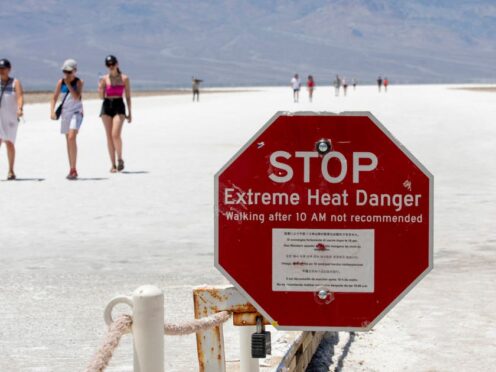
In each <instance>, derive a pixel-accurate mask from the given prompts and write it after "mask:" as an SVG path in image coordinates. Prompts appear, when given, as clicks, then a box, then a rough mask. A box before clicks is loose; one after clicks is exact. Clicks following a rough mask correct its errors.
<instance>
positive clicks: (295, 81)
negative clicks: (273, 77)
mask: <svg viewBox="0 0 496 372" xmlns="http://www.w3.org/2000/svg"><path fill="white" fill-rule="evenodd" d="M300 87H301V83H300V77H299V76H298V74H294V76H293V78H292V79H291V88H293V101H294V102H298V101H299V99H300Z"/></svg>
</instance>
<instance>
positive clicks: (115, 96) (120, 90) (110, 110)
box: [98, 55, 132, 173]
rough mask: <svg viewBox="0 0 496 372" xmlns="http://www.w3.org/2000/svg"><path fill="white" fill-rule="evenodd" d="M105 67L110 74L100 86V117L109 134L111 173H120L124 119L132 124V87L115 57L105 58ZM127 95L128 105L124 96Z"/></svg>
mask: <svg viewBox="0 0 496 372" xmlns="http://www.w3.org/2000/svg"><path fill="white" fill-rule="evenodd" d="M105 65H106V66H107V67H108V69H109V73H108V74H107V75H105V76H104V77H102V79H101V80H100V83H99V84H98V93H99V95H100V98H102V99H103V103H102V110H101V112H100V117H101V118H102V121H103V125H104V126H105V132H106V134H107V146H108V151H109V155H110V163H111V164H112V167H111V168H110V172H111V173H116V172H120V171H122V170H123V169H124V160H122V138H121V133H122V127H123V125H124V119H127V121H128V122H129V123H131V120H132V116H131V85H130V82H129V78H128V77H127V75H124V74H123V73H122V72H121V70H120V69H119V62H118V61H117V58H116V57H115V56H113V55H109V56H107V57H106V58H105ZM124 92H125V93H126V105H127V115H126V105H124V100H123V98H122V97H123V95H124Z"/></svg>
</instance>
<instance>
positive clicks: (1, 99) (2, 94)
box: [0, 58, 24, 180]
mask: <svg viewBox="0 0 496 372" xmlns="http://www.w3.org/2000/svg"><path fill="white" fill-rule="evenodd" d="M11 67H12V66H11V64H10V61H9V60H8V59H5V58H3V59H0V80H1V87H0V145H1V144H2V142H5V144H6V146H7V157H8V159H9V173H8V175H7V179H8V180H15V179H16V175H15V173H14V161H15V146H14V143H15V140H16V136H17V127H18V125H19V118H20V117H21V116H22V107H23V105H24V95H23V91H22V86H21V82H20V81H19V80H17V79H16V78H12V77H10V75H9V74H10V69H11Z"/></svg>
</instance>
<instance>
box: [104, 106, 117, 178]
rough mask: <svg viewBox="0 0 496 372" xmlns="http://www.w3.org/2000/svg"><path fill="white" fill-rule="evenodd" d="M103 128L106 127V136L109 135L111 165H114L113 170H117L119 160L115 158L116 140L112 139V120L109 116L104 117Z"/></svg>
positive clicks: (108, 146) (108, 144)
mask: <svg viewBox="0 0 496 372" xmlns="http://www.w3.org/2000/svg"><path fill="white" fill-rule="evenodd" d="M102 121H103V126H104V127H105V134H106V135H107V149H108V153H109V156H110V163H111V164H112V169H114V168H115V164H116V163H117V159H116V158H115V146H114V140H113V139H112V126H113V125H112V124H113V121H112V118H111V117H110V116H108V115H102Z"/></svg>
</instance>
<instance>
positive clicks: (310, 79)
mask: <svg viewBox="0 0 496 372" xmlns="http://www.w3.org/2000/svg"><path fill="white" fill-rule="evenodd" d="M307 89H308V99H309V100H310V102H312V99H313V90H314V89H315V81H314V80H313V76H312V75H308V79H307Z"/></svg>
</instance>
